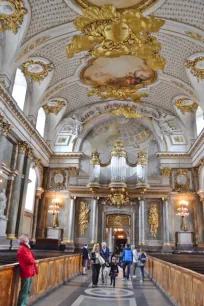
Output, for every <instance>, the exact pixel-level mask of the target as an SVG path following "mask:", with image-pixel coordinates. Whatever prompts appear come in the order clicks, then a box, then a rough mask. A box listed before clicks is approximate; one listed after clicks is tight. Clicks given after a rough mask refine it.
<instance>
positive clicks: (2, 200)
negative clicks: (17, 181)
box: [0, 189, 7, 217]
mask: <svg viewBox="0 0 204 306" xmlns="http://www.w3.org/2000/svg"><path fill="white" fill-rule="evenodd" d="M5 192H6V190H5V189H1V191H0V217H1V216H4V210H5V208H6V201H7V198H6V195H5Z"/></svg>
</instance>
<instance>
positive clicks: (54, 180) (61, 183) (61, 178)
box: [51, 169, 67, 189]
mask: <svg viewBox="0 0 204 306" xmlns="http://www.w3.org/2000/svg"><path fill="white" fill-rule="evenodd" d="M66 177H67V175H66V172H65V170H64V169H55V170H53V171H52V177H51V187H52V188H53V189H65V188H66V186H65V183H66Z"/></svg>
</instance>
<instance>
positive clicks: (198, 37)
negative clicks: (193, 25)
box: [184, 31, 204, 43]
mask: <svg viewBox="0 0 204 306" xmlns="http://www.w3.org/2000/svg"><path fill="white" fill-rule="evenodd" d="M184 32H185V34H186V35H188V36H189V37H191V38H193V39H196V40H198V41H200V42H202V43H204V37H203V36H201V35H200V34H198V33H196V32H190V31H184Z"/></svg>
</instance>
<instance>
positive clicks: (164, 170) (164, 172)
mask: <svg viewBox="0 0 204 306" xmlns="http://www.w3.org/2000/svg"><path fill="white" fill-rule="evenodd" d="M161 173H162V176H167V177H170V176H171V168H169V167H165V168H161Z"/></svg>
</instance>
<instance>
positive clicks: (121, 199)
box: [105, 187, 129, 208]
mask: <svg viewBox="0 0 204 306" xmlns="http://www.w3.org/2000/svg"><path fill="white" fill-rule="evenodd" d="M105 202H106V203H107V204H109V205H114V206H116V207H117V208H120V207H121V206H123V205H128V204H129V197H128V192H127V189H126V188H115V187H112V188H111V189H110V194H109V195H108V197H107V199H106V200H105Z"/></svg>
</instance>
